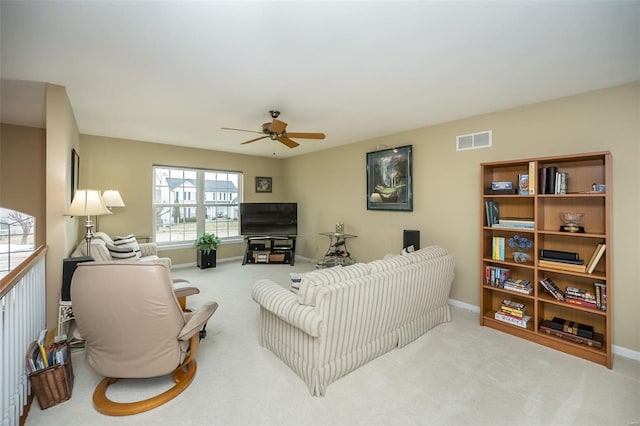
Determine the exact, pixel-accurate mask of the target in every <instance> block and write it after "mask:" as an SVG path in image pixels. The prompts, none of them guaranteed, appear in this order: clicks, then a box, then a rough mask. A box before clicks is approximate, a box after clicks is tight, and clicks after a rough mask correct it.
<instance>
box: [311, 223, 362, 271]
mask: <svg viewBox="0 0 640 426" xmlns="http://www.w3.org/2000/svg"><path fill="white" fill-rule="evenodd" d="M320 235H323V236H325V237H329V248H328V249H327V252H326V253H325V254H324V256H323V258H322V259H320V260H319V261H318V262H317V263H316V268H317V269H321V268H331V267H333V266H349V265H353V264H354V263H356V260H355V259H354V258H352V257H351V253H349V250H348V249H347V240H348V239H350V238H356V237H357V235H352V234H344V233H340V232H321V233H320Z"/></svg>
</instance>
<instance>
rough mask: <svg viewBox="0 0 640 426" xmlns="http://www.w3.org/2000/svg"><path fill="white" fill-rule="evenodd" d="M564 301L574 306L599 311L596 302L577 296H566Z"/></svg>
mask: <svg viewBox="0 0 640 426" xmlns="http://www.w3.org/2000/svg"><path fill="white" fill-rule="evenodd" d="M564 301H565V302H567V303H571V304H572V305H577V306H582V307H585V308H591V309H598V307H597V305H596V302H595V301H590V300H585V299H581V298H579V297H575V296H569V295H566V296H565V297H564Z"/></svg>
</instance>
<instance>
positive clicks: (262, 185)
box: [256, 176, 273, 192]
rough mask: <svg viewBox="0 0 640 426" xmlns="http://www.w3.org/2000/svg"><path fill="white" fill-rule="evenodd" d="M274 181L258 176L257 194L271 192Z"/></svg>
mask: <svg viewBox="0 0 640 426" xmlns="http://www.w3.org/2000/svg"><path fill="white" fill-rule="evenodd" d="M272 185H273V182H272V179H271V178H270V177H266V176H256V192H271V191H272Z"/></svg>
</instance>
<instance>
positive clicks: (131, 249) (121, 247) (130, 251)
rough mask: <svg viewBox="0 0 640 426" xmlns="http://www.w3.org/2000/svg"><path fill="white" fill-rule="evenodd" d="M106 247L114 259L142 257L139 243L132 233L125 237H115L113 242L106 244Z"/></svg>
mask: <svg viewBox="0 0 640 426" xmlns="http://www.w3.org/2000/svg"><path fill="white" fill-rule="evenodd" d="M107 249H109V253H110V254H111V257H113V258H114V259H133V258H136V259H138V258H140V257H142V254H141V253H140V245H139V244H138V241H137V240H136V237H134V236H133V234H131V235H127V236H125V237H115V238H114V240H113V244H107Z"/></svg>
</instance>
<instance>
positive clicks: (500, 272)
mask: <svg viewBox="0 0 640 426" xmlns="http://www.w3.org/2000/svg"><path fill="white" fill-rule="evenodd" d="M508 277H509V269H507V268H499V267H497V266H485V267H484V278H485V284H486V285H490V286H492V287H499V288H502V287H503V285H504V281H505V280H506V279H507V278H508Z"/></svg>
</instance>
